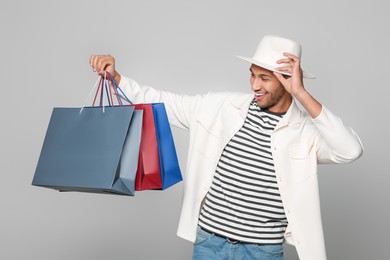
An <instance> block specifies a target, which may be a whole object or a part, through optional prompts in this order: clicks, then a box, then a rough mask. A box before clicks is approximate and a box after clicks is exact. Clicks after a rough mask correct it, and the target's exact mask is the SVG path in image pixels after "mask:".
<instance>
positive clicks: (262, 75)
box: [249, 68, 271, 77]
mask: <svg viewBox="0 0 390 260" xmlns="http://www.w3.org/2000/svg"><path fill="white" fill-rule="evenodd" d="M249 71H250V72H251V73H252V74H255V73H254V72H253V70H252V69H251V68H249ZM257 76H260V77H271V75H269V74H264V73H260V74H258V75H257Z"/></svg>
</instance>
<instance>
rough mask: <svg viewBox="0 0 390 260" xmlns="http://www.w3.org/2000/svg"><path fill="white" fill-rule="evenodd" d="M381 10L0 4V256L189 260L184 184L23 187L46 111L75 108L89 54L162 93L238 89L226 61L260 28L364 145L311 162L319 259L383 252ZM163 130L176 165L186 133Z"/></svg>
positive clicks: (83, 90)
mask: <svg viewBox="0 0 390 260" xmlns="http://www.w3.org/2000/svg"><path fill="white" fill-rule="evenodd" d="M387 11H388V3H387V2H386V1H385V0H383V1H381V0H371V1H335V0H332V1H329V0H328V1H311V0H306V1H261V0H257V1H244V0H241V1H231V0H224V1H222V0H218V1H212V0H209V1H199V0H198V1H183V0H165V1H159V0H154V1H151V0H142V1H130V0H129V1H113V0H112V1H101V0H94V1H92V0H88V1H80V0H78V1H76V0H66V1H49V0H47V1H27V0H22V1H18V0H2V1H1V8H0V29H1V31H0V32H1V36H0V37H1V38H0V39H1V45H0V46H1V48H0V59H1V62H0V73H1V83H0V84H1V97H2V102H1V103H2V105H1V109H0V113H1V135H0V136H1V137H0V138H1V148H0V149H1V150H0V151H1V157H0V158H1V164H0V165H1V166H0V167H1V168H0V259H7V260H8V259H41V260H46V259H50V260H52V259H58V260H62V259H73V260H79V259H80V260H81V259H82V260H89V259H91V260H92V259H94V260H99V259H102V260H103V259H104V260H105V259H113V260H122V259H190V257H191V251H192V244H191V243H189V242H187V241H184V240H182V239H180V238H178V237H177V236H176V228H177V223H178V218H179V213H180V206H181V197H182V184H179V185H176V186H174V187H173V188H171V189H169V190H167V191H164V192H153V191H147V192H140V193H138V194H137V195H136V197H121V196H110V195H96V194H81V193H58V192H56V191H53V190H49V189H44V188H38V187H33V186H31V180H32V177H33V174H34V171H35V167H36V163H37V160H38V157H39V153H40V149H41V146H42V143H43V139H44V135H45V132H46V128H47V124H48V122H49V117H50V114H51V110H52V108H53V107H55V106H69V107H79V106H81V105H82V103H83V101H84V99H85V98H86V97H87V95H88V93H89V91H90V89H91V88H92V86H93V84H94V83H95V80H96V79H97V76H96V74H94V73H93V72H92V71H91V69H90V67H89V64H88V59H89V57H90V55H91V54H105V53H110V54H112V55H114V56H115V57H116V59H117V68H118V70H119V71H120V72H121V73H122V74H124V75H127V76H130V77H132V78H134V79H136V80H137V81H139V82H140V83H143V84H147V85H151V86H154V87H156V88H159V89H162V90H168V91H172V92H177V93H185V94H195V93H204V92H206V91H209V90H212V91H220V90H233V91H250V88H249V72H248V68H249V64H247V63H246V62H244V61H241V60H239V59H237V58H236V57H235V55H243V56H252V54H253V53H254V51H255V48H256V47H257V44H258V42H259V41H260V39H261V38H262V37H263V36H264V35H265V34H277V35H282V36H286V37H290V38H292V39H295V40H296V41H298V42H300V43H301V44H302V45H303V56H302V64H303V68H304V69H306V70H308V71H310V72H311V73H313V74H315V75H316V76H317V79H316V80H307V81H305V83H306V88H307V89H308V90H309V91H310V92H311V93H312V95H313V96H315V97H316V98H317V99H319V100H320V101H321V102H322V103H323V104H324V105H325V106H327V107H328V108H330V109H331V110H332V111H334V112H335V113H336V114H338V115H339V116H340V117H341V118H342V119H343V121H344V123H345V124H346V125H351V126H353V127H354V129H355V130H356V131H357V132H358V133H359V135H360V137H361V139H362V141H363V143H364V146H365V153H364V155H363V157H362V158H361V159H359V160H358V161H356V162H354V163H352V164H347V165H332V166H321V167H320V190H321V199H322V214H323V224H324V229H325V239H326V244H327V252H328V257H329V259H332V260H340V259H341V260H345V259H354V260H360V259H361V260H363V259H380V260H384V259H389V258H388V256H387V252H388V242H389V239H388V235H389V233H390V229H389V224H388V222H389V219H390V213H389V202H388V199H389V195H390V194H389V188H388V186H389V181H390V177H389V166H388V161H389V152H388V148H389V141H388V140H389V138H388V135H387V132H388V131H386V130H385V129H386V127H385V126H383V124H384V123H386V124H388V121H389V120H388V119H389V116H388V114H387V112H388V111H387V107H388V105H387V101H388V95H389V81H388V71H389V65H388V64H389V60H390V55H389V52H390V51H389V46H390V40H389V36H388V34H389V29H390V28H389V20H390V19H389V18H388V12H387ZM173 131H174V137H175V141H176V145H177V151H178V156H179V159H180V164H181V167H182V169H184V168H185V165H186V162H185V158H186V155H187V146H188V142H187V137H188V135H187V133H186V132H184V131H182V130H179V129H176V128H174V129H173ZM286 259H291V260H293V259H297V256H296V253H295V249H294V248H293V247H290V246H288V247H286Z"/></svg>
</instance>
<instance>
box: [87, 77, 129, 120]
mask: <svg viewBox="0 0 390 260" xmlns="http://www.w3.org/2000/svg"><path fill="white" fill-rule="evenodd" d="M94 89H96V91H95V96H94V99H93V102H92V107H95V103H96V101H97V100H98V99H99V106H100V107H102V109H103V113H104V112H105V107H106V105H105V102H104V98H105V97H104V96H106V99H107V103H108V106H110V107H113V106H115V101H114V98H113V94H114V96H115V97H116V102H117V104H118V106H123V102H122V97H123V98H124V99H125V100H126V101H127V102H128V103H129V104H130V105H131V104H132V102H131V101H130V99H129V98H128V97H127V96H126V94H125V93H124V92H123V91H122V89H121V88H120V87H119V86H118V84H117V83H116V82H115V80H114V77H113V76H112V75H111V73H109V72H108V71H105V72H104V75H103V76H100V77H99V78H98V80H97V81H96V83H95V85H94V86H93V88H92V89H91V92H90V93H89V95H88V97H87V98H86V100H85V101H84V104H83V106H82V107H81V109H80V114H81V112H83V110H84V108H85V104H86V103H87V101H88V100H89V98H90V97H91V95H92V93H93V92H94ZM119 92H120V93H121V94H119ZM98 96H99V97H98Z"/></svg>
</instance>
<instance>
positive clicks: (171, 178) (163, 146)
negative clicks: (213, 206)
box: [153, 103, 183, 190]
mask: <svg viewBox="0 0 390 260" xmlns="http://www.w3.org/2000/svg"><path fill="white" fill-rule="evenodd" d="M153 113H154V119H155V125H156V133H157V143H158V151H159V162H160V172H161V179H162V187H161V189H162V190H164V189H167V188H169V187H171V186H172V185H174V184H176V183H178V182H180V181H182V180H183V178H182V174H181V171H180V166H179V161H178V158H177V154H176V149H175V144H174V140H173V136H172V131H171V128H170V125H169V121H168V116H167V113H166V110H165V106H164V104H163V103H154V104H153Z"/></svg>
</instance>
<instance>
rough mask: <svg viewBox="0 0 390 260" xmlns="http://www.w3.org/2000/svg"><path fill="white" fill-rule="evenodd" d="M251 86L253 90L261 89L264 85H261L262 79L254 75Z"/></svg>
mask: <svg viewBox="0 0 390 260" xmlns="http://www.w3.org/2000/svg"><path fill="white" fill-rule="evenodd" d="M251 87H252V90H253V91H259V90H261V88H262V86H261V80H260V79H258V78H256V77H254V78H251Z"/></svg>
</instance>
